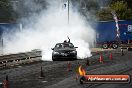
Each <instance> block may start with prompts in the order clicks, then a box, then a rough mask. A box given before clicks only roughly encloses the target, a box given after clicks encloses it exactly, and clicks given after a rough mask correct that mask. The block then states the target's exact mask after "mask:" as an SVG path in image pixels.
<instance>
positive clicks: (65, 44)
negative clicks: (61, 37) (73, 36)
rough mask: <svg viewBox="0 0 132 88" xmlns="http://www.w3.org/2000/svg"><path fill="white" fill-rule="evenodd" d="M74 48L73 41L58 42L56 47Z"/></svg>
mask: <svg viewBox="0 0 132 88" xmlns="http://www.w3.org/2000/svg"><path fill="white" fill-rule="evenodd" d="M66 47H69V48H74V45H73V44H72V43H60V44H56V46H55V48H66Z"/></svg>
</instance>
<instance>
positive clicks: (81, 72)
mask: <svg viewBox="0 0 132 88" xmlns="http://www.w3.org/2000/svg"><path fill="white" fill-rule="evenodd" d="M78 71H79V74H80V76H85V75H86V71H85V70H84V69H83V68H82V66H79V69H78Z"/></svg>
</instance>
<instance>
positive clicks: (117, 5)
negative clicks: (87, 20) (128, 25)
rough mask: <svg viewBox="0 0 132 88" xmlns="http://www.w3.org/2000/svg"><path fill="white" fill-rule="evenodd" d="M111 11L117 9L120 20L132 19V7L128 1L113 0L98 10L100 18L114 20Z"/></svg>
mask: <svg viewBox="0 0 132 88" xmlns="http://www.w3.org/2000/svg"><path fill="white" fill-rule="evenodd" d="M111 11H115V12H116V14H117V16H118V19H119V20H132V15H131V14H132V9H131V8H129V7H128V5H127V2H126V1H121V0H120V1H119V0H117V1H116V2H114V1H113V2H112V3H111V4H110V5H109V6H108V7H106V8H103V9H101V10H99V11H98V12H97V14H96V15H97V17H98V18H99V20H112V19H113V18H112V15H111Z"/></svg>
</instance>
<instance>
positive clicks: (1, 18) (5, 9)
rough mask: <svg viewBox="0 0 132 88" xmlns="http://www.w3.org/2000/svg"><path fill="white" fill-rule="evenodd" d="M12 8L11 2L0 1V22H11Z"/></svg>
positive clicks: (8, 0)
mask: <svg viewBox="0 0 132 88" xmlns="http://www.w3.org/2000/svg"><path fill="white" fill-rule="evenodd" d="M12 12H13V10H12V6H11V4H10V0H0V22H10V21H12V20H13V17H12Z"/></svg>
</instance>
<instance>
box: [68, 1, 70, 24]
mask: <svg viewBox="0 0 132 88" xmlns="http://www.w3.org/2000/svg"><path fill="white" fill-rule="evenodd" d="M69 5H70V4H69V0H68V24H69V19H70V17H69V14H70V13H69Z"/></svg>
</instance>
